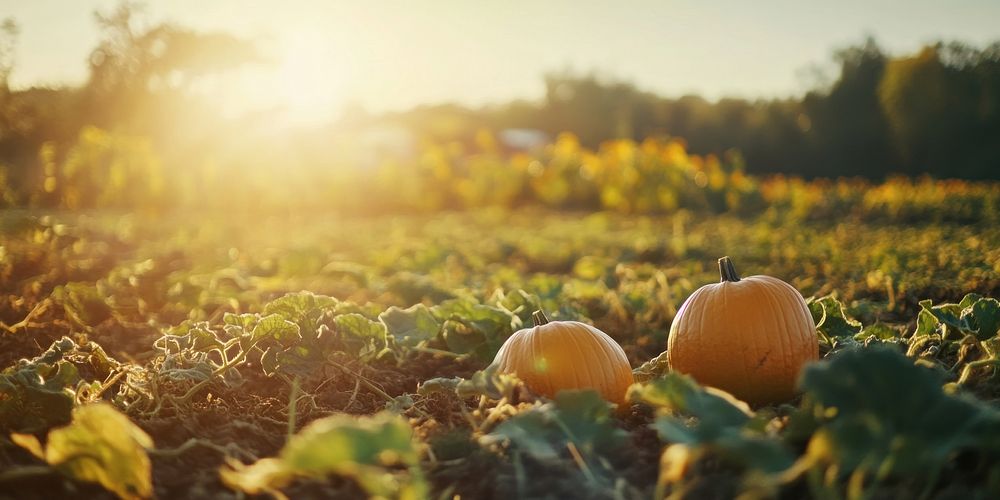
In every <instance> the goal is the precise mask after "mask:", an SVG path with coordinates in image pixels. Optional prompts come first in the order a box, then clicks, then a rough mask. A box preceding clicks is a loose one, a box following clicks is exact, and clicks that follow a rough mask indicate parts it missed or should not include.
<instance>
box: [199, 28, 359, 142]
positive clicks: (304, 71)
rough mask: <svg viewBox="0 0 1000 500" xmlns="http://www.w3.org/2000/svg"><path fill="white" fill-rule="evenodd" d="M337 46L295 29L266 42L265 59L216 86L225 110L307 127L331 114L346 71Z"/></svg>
mask: <svg viewBox="0 0 1000 500" xmlns="http://www.w3.org/2000/svg"><path fill="white" fill-rule="evenodd" d="M338 49H339V48H338V47H334V46H331V44H330V42H329V41H328V40H326V39H323V38H322V37H318V36H309V35H307V34H296V35H292V36H288V37H284V38H282V39H280V40H276V41H274V42H273V43H270V44H268V46H267V47H265V50H262V52H263V58H264V62H262V63H260V64H255V65H252V66H250V67H247V68H244V69H242V70H240V71H238V72H237V73H236V74H234V75H233V76H232V77H231V78H229V82H228V83H227V84H226V85H224V86H222V88H217V89H216V92H217V93H218V99H219V101H220V102H222V103H223V105H224V108H225V109H226V112H227V114H228V115H231V116H237V117H238V116H241V115H245V114H259V113H266V114H271V115H274V116H273V118H274V119H275V120H276V123H277V124H281V125H290V126H308V125H318V124H323V123H328V122H330V121H332V120H333V119H335V118H336V115H337V113H338V111H339V108H340V107H341V106H342V105H343V104H344V100H345V99H346V97H347V95H346V88H347V82H348V78H349V76H350V65H349V64H347V61H345V59H344V57H343V56H342V54H343V53H342V52H341V51H340V50H338Z"/></svg>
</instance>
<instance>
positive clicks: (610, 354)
mask: <svg viewBox="0 0 1000 500" xmlns="http://www.w3.org/2000/svg"><path fill="white" fill-rule="evenodd" d="M532 319H533V320H534V323H535V326H534V327H532V328H525V329H523V330H518V331H517V332H515V333H514V334H513V335H511V336H510V337H509V338H508V339H507V341H506V342H504V344H503V346H501V347H500V351H499V352H497V355H496V358H495V359H494V360H493V364H494V365H495V366H496V367H497V369H498V371H499V372H501V373H511V374H514V375H517V377H518V378H520V379H521V381H523V382H524V385H525V386H527V388H528V389H531V390H532V391H533V392H535V393H537V394H541V395H543V396H547V397H550V398H551V397H554V396H555V395H556V393H557V392H559V391H561V390H564V389H594V390H596V391H597V392H598V393H600V394H601V396H602V397H603V398H604V399H606V400H608V401H611V402H613V403H621V402H623V401H624V399H625V391H626V390H628V387H629V386H630V385H632V382H633V379H632V367H631V366H630V365H629V362H628V358H627V357H625V351H623V350H622V348H621V346H619V345H618V343H617V342H615V341H614V339H612V338H611V337H609V336H608V334H606V333H604V332H602V331H600V330H598V329H597V328H594V327H593V326H590V325H588V324H586V323H580V322H579V321H552V322H550V321H549V320H548V319H547V318H546V317H545V314H543V313H542V312H541V311H535V313H534V314H533V315H532Z"/></svg>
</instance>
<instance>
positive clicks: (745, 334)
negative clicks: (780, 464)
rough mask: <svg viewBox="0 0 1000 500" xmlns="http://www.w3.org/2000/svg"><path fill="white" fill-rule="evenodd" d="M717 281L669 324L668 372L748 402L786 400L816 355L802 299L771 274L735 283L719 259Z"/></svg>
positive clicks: (727, 266) (688, 302)
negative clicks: (803, 367) (679, 373)
mask: <svg viewBox="0 0 1000 500" xmlns="http://www.w3.org/2000/svg"><path fill="white" fill-rule="evenodd" d="M719 274H721V275H722V280H721V282H720V283H715V284H710V285H705V286H703V287H701V288H699V289H698V290H695V292H694V293H693V294H691V296H690V297H688V299H687V300H686V301H684V304H683V305H682V306H681V308H680V310H679V311H677V317H675V318H674V321H673V324H671V325H670V338H669V340H668V341H667V361H668V363H669V364H670V368H671V369H672V370H675V371H678V372H681V373H686V374H688V375H691V376H692V377H694V379H695V380H697V381H698V382H699V383H701V384H704V385H708V386H712V387H717V388H719V389H722V390H725V391H727V392H729V393H731V394H732V395H734V396H736V397H738V398H740V399H742V400H744V401H746V402H748V403H750V404H752V405H762V404H768V403H779V402H784V401H788V400H789V399H791V398H792V397H794V396H795V383H796V381H797V378H798V375H799V371H800V370H801V369H802V366H803V365H805V364H806V363H808V362H810V361H813V360H816V359H818V358H819V342H818V340H817V337H816V325H815V323H814V322H813V319H812V315H811V314H809V308H808V307H807V306H806V302H805V300H803V299H802V295H801V294H799V292H798V290H796V289H795V288H794V287H792V286H791V285H789V284H788V283H785V282H784V281H781V280H779V279H777V278H772V277H770V276H750V277H748V278H743V279H740V277H739V275H738V274H736V268H735V266H733V262H732V261H731V260H730V259H729V257H723V258H721V259H719Z"/></svg>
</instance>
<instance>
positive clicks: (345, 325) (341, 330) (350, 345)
mask: <svg viewBox="0 0 1000 500" xmlns="http://www.w3.org/2000/svg"><path fill="white" fill-rule="evenodd" d="M333 322H334V325H335V328H336V332H337V334H338V335H339V336H340V339H341V340H342V341H343V342H344V346H345V348H346V350H347V352H348V353H350V354H352V355H354V356H359V357H363V358H371V357H376V356H377V355H378V354H379V353H381V352H382V350H383V349H385V347H386V345H387V340H386V330H385V325H383V324H382V323H380V322H378V321H372V320H370V319H368V318H366V317H364V316H362V315H360V314H356V313H351V314H341V315H340V316H337V317H336V318H334V320H333Z"/></svg>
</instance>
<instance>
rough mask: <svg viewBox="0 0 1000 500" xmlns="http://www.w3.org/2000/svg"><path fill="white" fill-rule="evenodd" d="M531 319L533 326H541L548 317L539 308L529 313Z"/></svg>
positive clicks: (547, 320) (546, 321)
mask: <svg viewBox="0 0 1000 500" xmlns="http://www.w3.org/2000/svg"><path fill="white" fill-rule="evenodd" d="M531 320H532V321H534V322H535V326H542V325H544V324H546V323H548V322H549V318H546V317H545V313H543V312H542V310H541V309H539V310H537V311H535V312H533V313H531Z"/></svg>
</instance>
